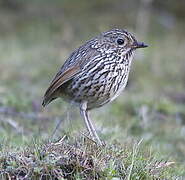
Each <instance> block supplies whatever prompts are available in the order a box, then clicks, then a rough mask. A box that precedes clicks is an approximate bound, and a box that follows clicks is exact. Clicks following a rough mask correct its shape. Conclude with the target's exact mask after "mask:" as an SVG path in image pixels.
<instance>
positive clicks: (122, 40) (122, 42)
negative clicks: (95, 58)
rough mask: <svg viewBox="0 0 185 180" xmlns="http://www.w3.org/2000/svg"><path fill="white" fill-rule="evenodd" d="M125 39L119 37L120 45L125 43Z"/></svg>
mask: <svg viewBox="0 0 185 180" xmlns="http://www.w3.org/2000/svg"><path fill="white" fill-rule="evenodd" d="M124 42H125V41H124V39H117V43H118V44H119V45H123V44H124Z"/></svg>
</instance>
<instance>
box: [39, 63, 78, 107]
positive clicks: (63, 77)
mask: <svg viewBox="0 0 185 180" xmlns="http://www.w3.org/2000/svg"><path fill="white" fill-rule="evenodd" d="M79 71H80V66H79V65H75V66H72V67H70V68H68V69H67V70H66V71H64V72H63V73H60V74H59V75H58V76H56V77H55V78H54V79H53V81H52V83H51V85H50V86H49V88H48V89H47V91H46V93H45V95H44V100H43V103H42V105H43V106H46V105H47V104H49V103H50V102H51V100H53V99H55V98H56V97H53V94H54V93H55V92H56V90H57V89H58V88H59V87H60V86H62V85H63V84H64V83H65V82H67V81H69V80H70V79H72V78H73V77H74V76H75V75H76V74H77V73H78V72H79Z"/></svg>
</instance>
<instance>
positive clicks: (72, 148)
mask: <svg viewBox="0 0 185 180" xmlns="http://www.w3.org/2000/svg"><path fill="white" fill-rule="evenodd" d="M58 3H59V2H58ZM63 3H64V4H63V6H64V7H65V8H66V9H65V16H63V14H62V12H61V11H60V6H57V5H56V6H55V5H52V4H51V3H50V4H47V3H46V4H44V5H43V8H42V9H40V8H38V7H37V4H36V3H35V2H34V3H33V4H32V3H30V4H27V6H25V7H24V9H22V11H20V12H21V13H23V14H24V16H22V14H21V13H17V12H16V11H8V10H6V9H3V10H2V11H0V13H1V16H0V25H1V24H2V23H3V22H4V21H3V18H5V19H6V18H7V19H8V21H7V22H8V23H5V25H4V26H2V27H3V30H1V31H2V33H1V35H0V74H1V75H0V82H1V84H0V161H1V163H0V174H1V179H3V178H4V179H8V178H9V179H10V177H11V179H15V177H17V178H18V179H21V178H22V179H23V178H27V179H31V178H32V179H34V178H35V179H39V178H40V179H52V178H53V179H54V177H55V179H93V178H94V179H127V180H129V179H133V180H135V179H184V177H185V170H184V169H185V158H184V156H185V150H184V149H185V140H184V136H185V130H184V129H185V128H184V127H185V94H184V88H185V85H184V81H185V73H184V68H185V64H184V58H183V57H184V56H185V53H184V45H185V43H184V42H185V39H184V36H183V33H184V32H181V31H180V29H182V27H184V23H182V22H178V20H177V23H176V26H175V28H174V29H170V30H169V29H165V27H162V26H161V25H160V24H159V23H157V17H153V19H152V20H153V21H152V22H153V25H151V29H150V31H149V32H150V33H149V34H148V35H147V36H146V37H145V39H146V40H145V41H146V42H147V43H148V44H149V45H150V47H149V48H147V49H146V50H143V51H142V53H143V54H139V53H137V55H136V58H135V59H136V60H135V61H134V62H133V66H132V72H131V74H130V78H129V83H128V86H127V88H126V90H125V91H124V92H123V94H122V95H121V96H120V97H119V98H118V99H117V100H116V101H114V102H113V103H112V104H109V105H106V106H105V107H103V108H100V109H95V110H93V111H92V115H91V116H92V119H93V121H94V122H95V123H96V127H97V130H98V133H99V135H100V136H101V138H102V139H104V140H105V142H106V146H105V147H98V146H97V145H96V144H95V143H94V142H92V141H91V140H90V139H89V138H88V137H86V136H84V135H83V134H84V132H83V131H84V126H83V122H82V120H81V117H80V115H79V112H77V108H73V107H71V106H68V104H67V103H65V102H63V101H61V100H57V101H55V102H53V103H52V104H51V105H49V106H48V107H47V108H46V109H42V108H41V106H40V104H41V100H42V96H43V94H44V91H45V89H46V88H47V86H48V84H49V81H50V80H51V79H52V76H53V75H54V74H55V73H56V71H57V70H58V69H59V67H60V66H61V64H62V63H63V61H64V60H65V59H66V58H67V57H68V55H69V54H70V53H71V51H72V50H73V49H74V48H75V47H78V46H79V45H80V44H82V43H83V42H84V41H85V40H87V39H89V38H91V37H92V36H94V35H95V34H97V33H99V32H100V31H104V30H107V29H109V26H110V24H112V25H114V24H115V23H116V25H115V26H118V27H123V26H124V25H125V26H126V27H129V26H132V23H133V24H134V21H133V19H132V15H131V14H130V15H129V12H118V13H117V14H115V13H114V11H110V12H109V10H108V9H109V8H110V7H109V5H107V9H106V13H105V14H104V13H101V12H99V10H98V9H97V10H96V13H98V16H91V19H90V20H89V21H87V20H86V19H85V17H84V16H83V14H84V13H87V12H88V13H90V14H92V15H93V14H94V11H93V9H92V8H91V7H90V6H89V5H88V4H84V5H83V6H84V8H83V9H82V10H79V9H78V10H77V12H78V13H80V12H81V14H80V15H79V18H80V19H81V21H75V22H74V16H75V15H76V14H75V13H77V12H75V11H74V10H75V8H76V6H75V5H74V7H73V11H74V12H73V13H72V14H71V11H69V10H70V7H71V5H70V4H68V3H67V1H65V2H63ZM59 4H60V3H59ZM48 7H50V8H51V11H49V12H50V13H51V14H52V15H53V16H51V15H48V14H47V13H46V12H48V11H47V10H48ZM50 8H49V9H50ZM68 11H69V12H70V13H69V12H68ZM100 11H101V8H100ZM108 12H109V13H108ZM68 13H69V14H70V15H69V16H68ZM122 13H126V15H125V16H124V14H123V15H122ZM130 13H132V12H130ZM33 14H39V15H38V17H37V18H35V17H34V16H32V15H33ZM122 16H124V18H125V21H124V22H125V24H122V22H123V19H122ZM54 17H55V18H54ZM108 17H110V18H108ZM155 18H156V19H155ZM115 19H116V22H115ZM127 19H129V20H130V21H129V22H128V23H126V22H127ZM102 20H105V21H102ZM102 22H103V23H102ZM95 25H96V26H95ZM153 26H155V28H154V29H153ZM82 29H83V30H82ZM156 29H157V30H156ZM160 30H161V31H160ZM166 31H168V33H165V32H166ZM158 32H160V33H158ZM136 34H137V33H136ZM140 52H141V51H140ZM60 120H62V124H61V126H60V127H59V128H58V129H57V131H56V133H55V135H54V136H53V137H51V135H52V132H53V130H54V129H55V127H56V125H57V124H58V122H59V121H60ZM61 137H65V138H61Z"/></svg>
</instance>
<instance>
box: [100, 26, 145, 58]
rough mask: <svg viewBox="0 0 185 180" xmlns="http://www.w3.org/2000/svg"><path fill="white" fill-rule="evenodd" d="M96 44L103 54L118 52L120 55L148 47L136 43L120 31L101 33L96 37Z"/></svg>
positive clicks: (123, 31)
mask: <svg viewBox="0 0 185 180" xmlns="http://www.w3.org/2000/svg"><path fill="white" fill-rule="evenodd" d="M98 44H99V45H100V47H101V48H102V49H103V51H104V52H107V53H111V52H119V53H121V54H122V55H124V54H126V53H127V52H128V51H134V50H136V49H138V48H145V47H147V46H148V45H146V44H145V43H143V42H139V41H137V40H136V38H135V37H134V36H133V35H132V34H131V33H129V32H128V31H126V30H122V29H112V30H110V31H107V32H104V33H102V34H101V35H100V36H99V37H98Z"/></svg>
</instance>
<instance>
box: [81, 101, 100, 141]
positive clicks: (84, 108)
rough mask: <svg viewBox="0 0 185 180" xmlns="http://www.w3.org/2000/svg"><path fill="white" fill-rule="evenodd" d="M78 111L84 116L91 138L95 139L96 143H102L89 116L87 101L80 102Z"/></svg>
mask: <svg viewBox="0 0 185 180" xmlns="http://www.w3.org/2000/svg"><path fill="white" fill-rule="evenodd" d="M80 113H81V115H82V116H83V118H84V121H85V125H86V127H87V129H88V131H89V133H90V136H91V137H92V138H93V139H96V140H97V141H98V144H100V145H103V143H102V141H101V140H100V138H99V137H98V134H97V132H96V130H95V128H94V126H93V124H92V122H91V120H90V118H89V111H88V110H87V102H86V101H85V102H82V103H81V106H80Z"/></svg>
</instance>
